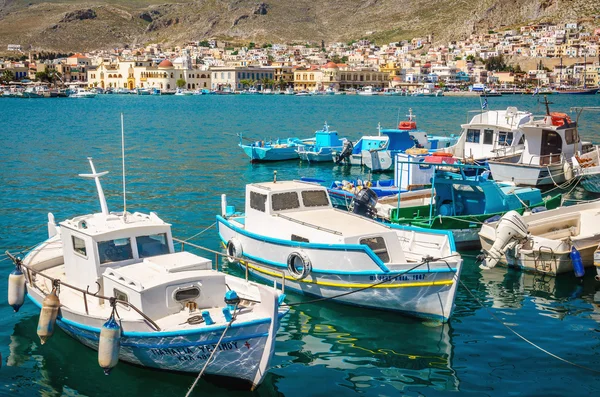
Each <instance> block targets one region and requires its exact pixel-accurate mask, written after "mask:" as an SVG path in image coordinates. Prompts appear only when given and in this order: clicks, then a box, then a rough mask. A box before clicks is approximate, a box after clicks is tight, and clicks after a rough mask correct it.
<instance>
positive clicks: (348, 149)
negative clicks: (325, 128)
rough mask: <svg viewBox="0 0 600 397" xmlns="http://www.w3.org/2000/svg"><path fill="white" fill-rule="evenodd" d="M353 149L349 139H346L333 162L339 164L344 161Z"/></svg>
mask: <svg viewBox="0 0 600 397" xmlns="http://www.w3.org/2000/svg"><path fill="white" fill-rule="evenodd" d="M353 149H354V145H353V144H352V141H351V140H347V141H346V142H344V146H343V147H342V151H341V153H340V154H339V155H338V158H337V160H336V161H335V163H336V164H339V163H341V162H342V161H344V160H345V159H346V158H348V157H350V155H351V154H352V150H353Z"/></svg>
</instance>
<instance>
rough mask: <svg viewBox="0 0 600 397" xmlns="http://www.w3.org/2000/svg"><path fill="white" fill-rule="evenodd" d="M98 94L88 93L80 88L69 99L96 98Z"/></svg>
mask: <svg viewBox="0 0 600 397" xmlns="http://www.w3.org/2000/svg"><path fill="white" fill-rule="evenodd" d="M95 96H96V93H94V92H91V91H88V90H86V89H84V88H78V89H77V91H75V92H74V93H72V94H71V95H69V98H94V97H95Z"/></svg>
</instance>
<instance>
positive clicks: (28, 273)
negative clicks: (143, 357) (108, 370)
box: [5, 251, 160, 331]
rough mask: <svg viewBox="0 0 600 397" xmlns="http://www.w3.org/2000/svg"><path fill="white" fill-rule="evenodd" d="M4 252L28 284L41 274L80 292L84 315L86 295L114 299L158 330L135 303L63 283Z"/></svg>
mask: <svg viewBox="0 0 600 397" xmlns="http://www.w3.org/2000/svg"><path fill="white" fill-rule="evenodd" d="M5 253H6V255H7V256H8V257H9V258H10V259H12V261H13V262H14V263H15V264H16V265H17V266H20V267H21V268H23V269H25V274H26V278H27V281H28V282H29V285H31V286H35V284H34V282H33V281H34V280H33V276H41V277H44V278H46V279H48V280H50V281H51V282H52V285H53V286H59V288H62V287H67V288H69V289H72V290H74V291H77V292H81V294H82V297H83V304H84V307H85V314H86V315H89V314H90V313H89V308H88V301H87V299H88V296H90V297H94V298H96V299H98V300H100V301H101V302H102V301H103V300H107V301H114V302H115V303H119V304H122V305H125V306H128V307H130V308H131V309H133V310H135V311H136V312H137V313H138V314H139V315H140V316H141V317H142V318H143V319H144V320H145V321H147V322H148V323H149V324H150V325H151V326H152V328H154V330H155V331H160V327H159V326H158V324H156V323H155V322H154V321H153V320H152V319H151V318H150V317H148V316H147V315H146V314H144V312H142V311H141V310H140V309H138V308H137V307H136V306H135V305H133V304H131V303H129V302H128V301H124V300H120V299H117V298H114V297H108V296H103V295H100V294H98V292H99V291H98V292H96V293H92V292H90V291H89V287H88V289H82V288H79V287H76V286H74V285H71V284H68V283H65V282H64V281H62V280H60V279H57V278H54V277H50V276H48V275H47V274H44V273H42V272H41V271H38V270H35V269H33V268H31V267H30V266H28V265H25V264H24V263H23V262H22V261H21V259H18V258H17V257H16V256H15V255H13V254H11V253H10V252H8V251H6V252H5ZM37 288H38V289H39V290H40V291H41V289H40V288H39V287H37Z"/></svg>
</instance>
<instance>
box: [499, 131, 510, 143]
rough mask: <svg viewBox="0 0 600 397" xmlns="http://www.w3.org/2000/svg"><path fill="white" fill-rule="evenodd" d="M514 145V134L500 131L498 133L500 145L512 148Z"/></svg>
mask: <svg viewBox="0 0 600 397" xmlns="http://www.w3.org/2000/svg"><path fill="white" fill-rule="evenodd" d="M512 143H513V133H512V132H504V131H500V132H499V133H498V145H500V146H510V145H512Z"/></svg>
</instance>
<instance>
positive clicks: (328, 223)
mask: <svg viewBox="0 0 600 397" xmlns="http://www.w3.org/2000/svg"><path fill="white" fill-rule="evenodd" d="M284 215H285V217H286V218H291V219H293V220H295V221H298V222H303V223H305V224H307V225H308V226H313V227H318V228H320V230H322V231H329V232H331V233H335V234H339V235H342V236H344V237H351V236H357V235H358V236H364V235H369V234H382V233H387V232H389V231H390V229H389V228H388V227H387V226H384V225H382V224H380V223H377V222H375V221H373V220H370V219H367V218H363V217H361V216H358V215H354V214H351V213H349V212H345V211H340V210H336V209H333V208H323V209H315V210H312V211H295V212H286V213H285V214H284Z"/></svg>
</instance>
